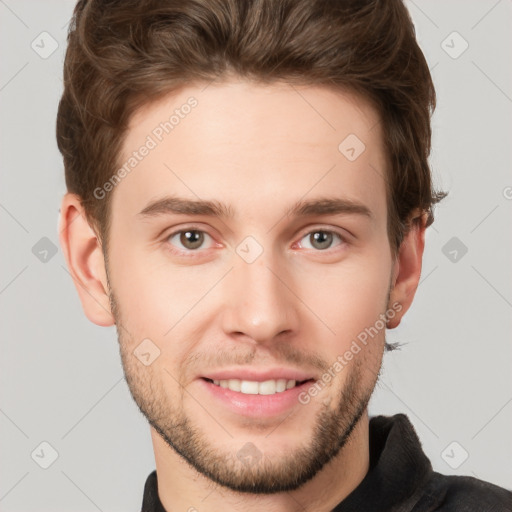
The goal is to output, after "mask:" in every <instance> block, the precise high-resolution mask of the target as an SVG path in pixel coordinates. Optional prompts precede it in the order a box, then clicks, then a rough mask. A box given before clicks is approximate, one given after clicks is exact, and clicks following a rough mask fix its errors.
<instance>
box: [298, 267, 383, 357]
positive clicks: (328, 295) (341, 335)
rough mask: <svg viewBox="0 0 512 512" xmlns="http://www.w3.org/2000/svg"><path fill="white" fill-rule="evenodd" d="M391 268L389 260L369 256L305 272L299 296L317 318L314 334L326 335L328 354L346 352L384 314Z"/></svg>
mask: <svg viewBox="0 0 512 512" xmlns="http://www.w3.org/2000/svg"><path fill="white" fill-rule="evenodd" d="M390 269H391V263H390V260H386V258H382V259H378V258H374V257H368V258H361V259H359V260H357V259H356V258H354V259H353V260H352V261H350V262H348V261H347V262H345V263H340V264H339V265H337V266H333V267H330V268H327V267H326V268H324V269H321V270H318V271H317V272H316V273H315V272H305V273H304V276H307V277H306V278H303V279H302V287H301V288H302V291H301V292H300V295H299V296H301V297H304V301H305V302H306V304H307V305H308V306H309V307H310V308H311V310H312V311H313V312H314V313H316V315H317V316H318V317H319V320H318V329H317V331H318V330H320V329H322V332H325V333H326V336H325V337H324V338H323V339H324V341H325V342H326V345H324V346H328V347H329V350H330V351H331V352H333V351H334V352H336V353H340V351H343V350H345V348H346V347H348V346H349V345H350V344H351V342H352V340H354V339H356V338H357V336H358V335H359V334H360V333H361V332H363V331H364V330H365V329H366V328H370V327H371V326H374V325H375V323H376V321H377V320H378V319H379V315H380V314H381V313H384V311H385V309H386V304H387V302H386V301H387V296H388V290H389V279H390V277H389V276H390V272H391V270H390ZM320 320H322V322H323V323H325V324H326V325H327V326H328V327H329V328H330V329H331V330H332V331H334V333H335V334H333V333H332V332H330V330H329V329H327V328H326V327H325V325H323V324H322V322H320ZM315 321H316V320H315ZM379 325H380V324H379ZM379 334H380V333H379ZM382 336H383V334H382ZM329 340H330V343H329V342H328V341H329Z"/></svg>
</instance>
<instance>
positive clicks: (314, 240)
mask: <svg viewBox="0 0 512 512" xmlns="http://www.w3.org/2000/svg"><path fill="white" fill-rule="evenodd" d="M334 237H338V239H341V237H340V235H338V234H337V233H334V232H332V231H323V230H317V231H312V232H311V233H308V234H307V235H306V236H305V237H304V238H303V239H302V240H306V241H307V243H309V247H308V246H307V245H305V246H304V247H305V248H306V249H317V250H319V251H323V250H325V249H329V248H330V247H331V246H332V244H333V241H334ZM301 245H302V243H301Z"/></svg>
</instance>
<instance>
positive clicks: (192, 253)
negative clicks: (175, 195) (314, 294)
mask: <svg viewBox="0 0 512 512" xmlns="http://www.w3.org/2000/svg"><path fill="white" fill-rule="evenodd" d="M187 231H196V232H198V233H203V234H205V235H206V236H208V237H210V238H211V239H212V240H213V237H212V236H211V235H209V234H208V233H207V232H206V231H204V230H203V229H200V228H199V227H197V226H189V227H187V228H184V229H180V230H178V231H173V232H172V233H170V234H169V235H167V236H166V237H165V239H164V241H165V242H167V248H168V250H169V251H171V252H172V253H173V254H175V255H178V256H184V257H188V258H194V257H199V253H201V252H202V251H205V250H207V249H184V250H178V249H175V248H171V247H172V244H171V243H170V239H171V238H173V237H175V236H176V235H181V234H182V233H186V232H187ZM313 233H327V234H332V235H334V236H336V237H338V239H339V241H340V243H339V244H337V245H335V246H334V247H337V246H340V245H346V244H347V239H346V236H345V235H342V234H341V233H339V232H338V231H336V230H333V229H324V228H314V229H311V230H309V231H307V232H305V233H303V234H302V235H301V237H300V238H299V241H301V240H303V239H304V238H305V237H306V236H310V235H312V234H313ZM307 249H308V250H313V251H314V252H317V253H324V252H325V253H328V252H329V251H330V250H331V249H332V247H328V248H327V249H323V250H322V249H309V248H307Z"/></svg>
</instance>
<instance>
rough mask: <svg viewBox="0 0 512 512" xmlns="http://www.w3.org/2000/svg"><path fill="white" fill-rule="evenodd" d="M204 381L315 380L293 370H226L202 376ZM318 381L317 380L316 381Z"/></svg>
mask: <svg viewBox="0 0 512 512" xmlns="http://www.w3.org/2000/svg"><path fill="white" fill-rule="evenodd" d="M201 377H202V378H204V379H211V380H230V379H239V380H251V381H256V382H264V381H266V380H278V379H286V380H295V381H298V382H300V381H303V380H309V379H315V377H314V375H312V374H311V373H307V372H304V371H302V370H295V369H293V368H261V369H258V368H247V367H245V368H224V369H222V370H218V371H211V372H208V373H206V374H204V375H201ZM315 380H316V379H315Z"/></svg>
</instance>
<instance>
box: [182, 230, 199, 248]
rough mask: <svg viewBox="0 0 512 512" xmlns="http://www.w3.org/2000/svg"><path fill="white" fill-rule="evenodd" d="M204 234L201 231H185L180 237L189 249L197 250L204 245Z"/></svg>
mask: <svg viewBox="0 0 512 512" xmlns="http://www.w3.org/2000/svg"><path fill="white" fill-rule="evenodd" d="M203 241H204V234H203V233H201V232H200V231H184V232H183V233H181V235H180V242H181V243H182V244H183V246H184V247H186V248H187V249H197V248H198V247H200V246H201V245H202V244H203Z"/></svg>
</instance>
